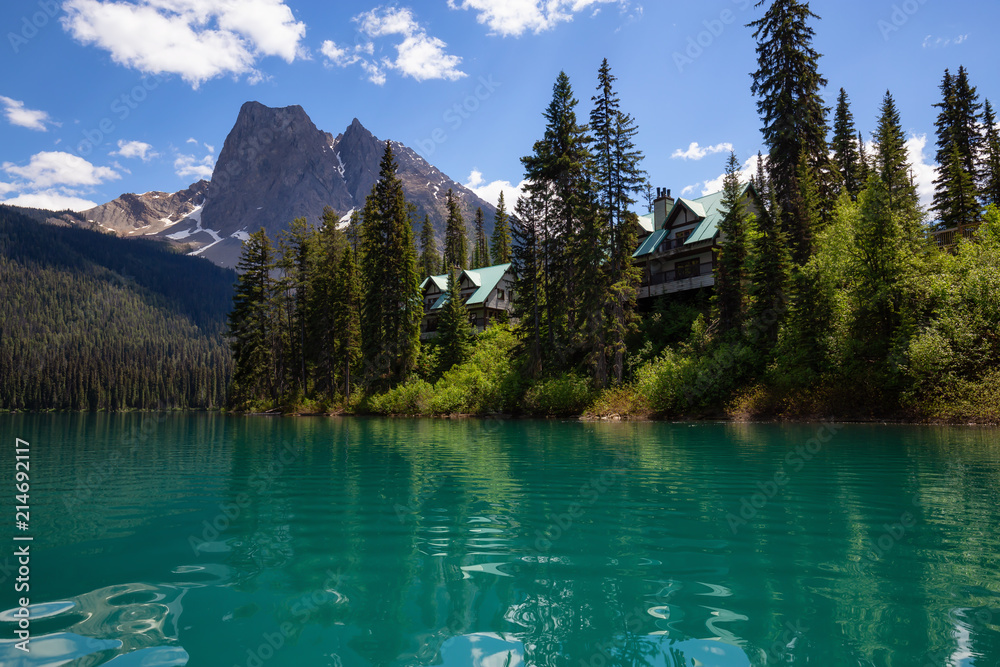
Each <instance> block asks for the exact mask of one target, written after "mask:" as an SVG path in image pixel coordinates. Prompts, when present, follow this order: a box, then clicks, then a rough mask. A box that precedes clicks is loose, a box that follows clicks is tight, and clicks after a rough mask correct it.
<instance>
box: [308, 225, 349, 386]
mask: <svg viewBox="0 0 1000 667" xmlns="http://www.w3.org/2000/svg"><path fill="white" fill-rule="evenodd" d="M322 219H323V225H322V226H321V227H320V228H319V231H318V235H317V239H316V259H315V262H314V263H313V266H312V270H313V275H312V276H311V277H310V285H311V290H310V294H309V301H310V305H309V319H308V323H309V325H308V329H309V331H308V335H307V343H306V345H307V357H308V358H309V360H310V362H311V364H312V367H313V369H314V370H313V376H314V386H315V389H316V391H317V393H319V394H321V395H325V396H333V395H334V394H335V393H336V392H337V382H336V377H337V372H338V369H339V359H338V356H339V340H338V337H339V333H340V332H339V327H338V325H337V320H336V317H337V314H338V309H337V306H336V305H335V303H336V300H337V298H338V297H339V290H340V287H339V285H338V284H337V281H336V276H337V273H338V271H339V270H340V262H341V260H342V257H343V256H344V253H345V252H346V253H347V254H348V255H350V256H352V257H353V251H352V249H351V247H350V245H349V244H348V242H347V238H346V236H345V234H344V232H343V231H342V230H340V229H339V222H340V221H339V218H338V216H337V215H336V213H334V212H333V210H332V209H330V208H329V207H327V208H326V209H325V210H324V212H323V218H322ZM352 261H353V259H352Z"/></svg>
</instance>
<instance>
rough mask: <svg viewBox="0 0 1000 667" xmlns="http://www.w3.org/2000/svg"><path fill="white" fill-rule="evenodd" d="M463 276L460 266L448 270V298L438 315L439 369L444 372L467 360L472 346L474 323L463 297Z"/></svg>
mask: <svg viewBox="0 0 1000 667" xmlns="http://www.w3.org/2000/svg"><path fill="white" fill-rule="evenodd" d="M461 277H462V271H461V269H459V268H458V267H455V266H453V267H451V269H450V270H449V271H448V299H447V300H446V301H445V303H444V305H443V306H441V315H440V316H439V317H438V344H439V345H438V350H439V353H438V370H439V371H440V372H442V373H443V372H445V371H447V370H448V369H450V368H451V367H452V366H454V365H455V364H460V363H462V362H463V361H465V360H466V359H467V358H468V356H469V352H470V350H471V348H472V336H473V333H472V325H471V324H470V323H469V312H468V310H466V308H465V299H463V298H462V284H461Z"/></svg>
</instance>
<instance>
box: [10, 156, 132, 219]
mask: <svg viewBox="0 0 1000 667" xmlns="http://www.w3.org/2000/svg"><path fill="white" fill-rule="evenodd" d="M0 169H2V170H3V171H4V172H5V173H6V174H7V175H8V176H9V177H12V180H11V182H9V183H0V195H8V194H10V193H15V196H14V197H12V198H8V199H6V200H5V201H4V203H6V204H12V205H15V206H30V207H34V208H48V209H53V210H62V209H66V208H69V209H73V210H75V211H82V210H86V209H88V208H93V207H94V206H96V204H95V203H94V202H92V201H90V200H89V199H84V198H83V195H86V194H88V193H90V192H92V191H93V187H94V186H96V185H100V184H101V183H104V182H106V181H113V180H116V179H119V178H121V176H120V175H119V174H118V172H116V171H115V170H114V169H111V168H109V167H99V166H96V165H94V164H92V163H90V162H88V161H87V160H85V159H83V158H82V157H79V156H77V155H73V154H71V153H63V152H60V151H45V152H41V153H36V154H35V155H32V156H31V159H30V160H29V161H28V164H26V165H18V164H14V163H13V162H4V163H3V164H2V165H0Z"/></svg>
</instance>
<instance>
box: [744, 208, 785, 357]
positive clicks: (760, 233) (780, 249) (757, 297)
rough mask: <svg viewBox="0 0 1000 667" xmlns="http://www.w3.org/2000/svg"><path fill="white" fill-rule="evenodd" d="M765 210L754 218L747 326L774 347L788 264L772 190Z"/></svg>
mask: <svg viewBox="0 0 1000 667" xmlns="http://www.w3.org/2000/svg"><path fill="white" fill-rule="evenodd" d="M771 195H772V196H771V203H770V206H768V207H767V208H768V210H770V211H773V213H768V212H767V211H761V215H760V216H758V218H757V234H756V235H755V236H754V237H753V240H752V241H751V251H750V258H749V262H748V269H749V275H750V285H749V292H750V308H749V313H748V314H749V316H750V325H751V326H752V327H753V328H754V331H751V336H753V338H754V339H756V340H755V342H756V343H758V344H759V342H760V341H763V342H764V343H765V347H767V348H770V347H773V345H774V344H775V342H777V340H778V329H779V326H778V325H779V323H780V322H781V320H782V318H783V316H784V313H785V312H786V311H787V293H786V290H787V287H788V275H789V265H790V263H791V258H790V257H789V255H788V241H787V239H786V237H785V233H784V231H782V229H781V226H780V225H779V224H778V222H777V220H778V218H779V215H780V213H781V210H780V208H779V207H778V204H777V202H776V201H774V191H773V190H772V191H771Z"/></svg>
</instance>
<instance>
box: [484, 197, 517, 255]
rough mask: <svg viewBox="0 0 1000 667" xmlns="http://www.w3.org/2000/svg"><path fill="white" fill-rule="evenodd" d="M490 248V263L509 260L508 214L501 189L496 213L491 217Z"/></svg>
mask: <svg viewBox="0 0 1000 667" xmlns="http://www.w3.org/2000/svg"><path fill="white" fill-rule="evenodd" d="M515 203H516V202H515ZM490 248H491V251H492V260H493V261H492V264H506V263H507V262H509V261H510V216H509V215H508V214H507V206H506V203H505V202H504V198H503V192H502V191H501V192H500V201H499V202H498V203H497V213H496V216H495V217H494V218H493V238H492V240H491V242H490Z"/></svg>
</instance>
